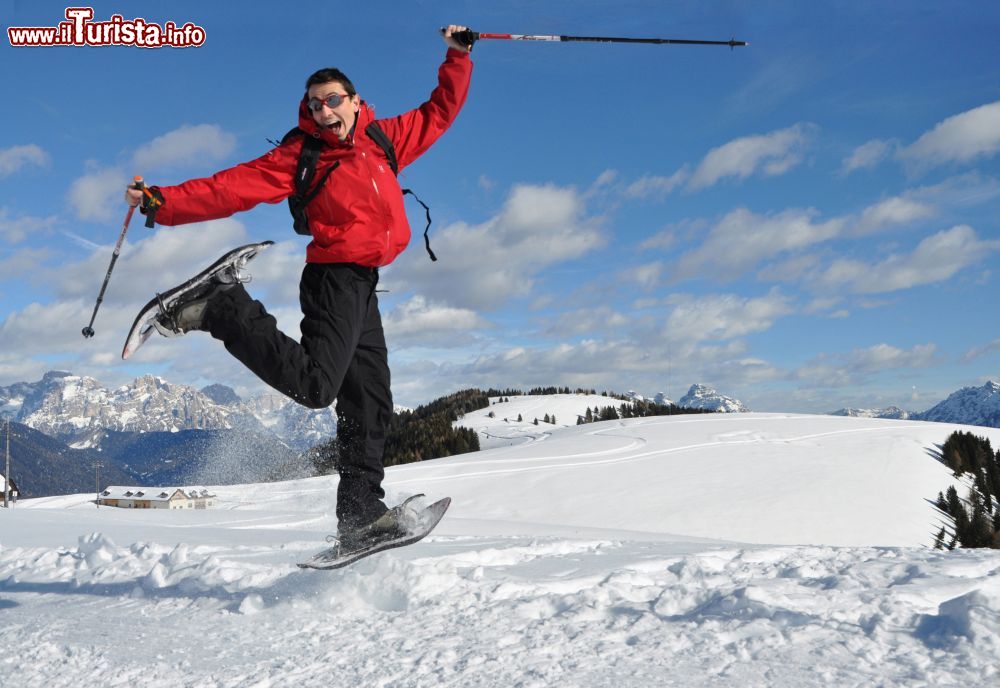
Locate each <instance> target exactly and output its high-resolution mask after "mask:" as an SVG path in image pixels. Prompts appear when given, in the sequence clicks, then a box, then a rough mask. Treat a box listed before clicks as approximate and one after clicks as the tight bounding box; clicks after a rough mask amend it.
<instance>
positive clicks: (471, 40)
mask: <svg viewBox="0 0 1000 688" xmlns="http://www.w3.org/2000/svg"><path fill="white" fill-rule="evenodd" d="M446 30H447V29H445V28H442V29H441V34H442V35H443V34H444V32H445V31H446ZM451 37H452V38H454V39H455V41H456V42H457V43H458V44H459V45H463V46H465V47H466V48H470V49H471V48H472V46H473V45H474V44H475V42H476V41H478V40H479V32H478V31H473V30H472V29H466V30H465V31H456V32H455V33H453V34H451Z"/></svg>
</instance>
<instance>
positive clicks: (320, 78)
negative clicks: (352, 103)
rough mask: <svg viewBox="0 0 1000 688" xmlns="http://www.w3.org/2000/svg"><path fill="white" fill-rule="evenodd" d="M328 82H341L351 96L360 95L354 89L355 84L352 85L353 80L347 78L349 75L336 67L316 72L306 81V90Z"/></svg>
mask: <svg viewBox="0 0 1000 688" xmlns="http://www.w3.org/2000/svg"><path fill="white" fill-rule="evenodd" d="M328 81H339V82H340V83H341V84H342V85H343V87H344V90H345V91H347V95H349V96H353V95H357V93H358V91H357V89H356V88H354V84H352V83H351V80H350V79H348V78H347V75H346V74H344V73H343V72H342V71H340V70H339V69H337V68H336V67H327V68H325V69H321V70H319V71H318V72H314V73H313V74H312V76H310V77H309V78H308V79H306V90H307V91H308V90H309V87H310V86H315V85H316V84H325V83H327V82H328Z"/></svg>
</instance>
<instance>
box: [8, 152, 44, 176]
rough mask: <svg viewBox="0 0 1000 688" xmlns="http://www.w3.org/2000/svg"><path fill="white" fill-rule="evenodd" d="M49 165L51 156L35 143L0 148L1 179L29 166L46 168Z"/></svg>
mask: <svg viewBox="0 0 1000 688" xmlns="http://www.w3.org/2000/svg"><path fill="white" fill-rule="evenodd" d="M48 164H49V154H48V153H46V152H45V151H44V150H42V149H41V148H40V147H39V146H36V145H35V144H33V143H31V144H28V145H26V146H11V147H10V148H0V178H3V177H8V176H10V175H12V174H14V173H15V172H19V171H20V170H21V169H23V168H24V167H26V166H29V165H34V166H36V167H45V166H46V165H48Z"/></svg>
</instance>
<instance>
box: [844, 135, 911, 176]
mask: <svg viewBox="0 0 1000 688" xmlns="http://www.w3.org/2000/svg"><path fill="white" fill-rule="evenodd" d="M898 145H899V142H898V141H895V140H889V141H885V140H882V139H872V140H871V141H868V142H867V143H863V144H861V145H860V146H858V147H857V148H855V149H854V151H853V152H851V154H850V155H849V156H848V157H846V158H844V161H843V163H842V164H841V166H840V172H841V174H845V175H846V174H850V173H851V172H854V171H856V170H869V169H872V168H873V167H877V166H878V164H879V163H881V162H882V161H883V160H885V159H886V158H888V157H889V156H890V155H892V152H893V150H895V148H896V147H897V146H898Z"/></svg>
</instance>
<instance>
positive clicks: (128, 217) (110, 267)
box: [83, 176, 149, 339]
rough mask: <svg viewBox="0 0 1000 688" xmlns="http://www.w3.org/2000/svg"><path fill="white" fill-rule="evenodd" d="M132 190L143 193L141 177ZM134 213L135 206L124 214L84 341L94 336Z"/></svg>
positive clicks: (84, 332) (135, 181)
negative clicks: (102, 304)
mask: <svg viewBox="0 0 1000 688" xmlns="http://www.w3.org/2000/svg"><path fill="white" fill-rule="evenodd" d="M133 181H134V183H133V185H132V188H134V189H141V190H143V191H144V192H145V193H147V194H148V193H149V191H146V185H145V184H144V183H143V181H142V177H138V176H137V177H135V179H134V180H133ZM134 212H135V206H134V205H133V206H129V209H128V212H127V213H126V214H125V222H124V223H123V224H122V233H121V235H120V236H119V237H118V243H117V244H115V252H114V253H113V254H112V255H111V264H110V265H108V274H107V275H105V276H104V284H102V285H101V291H100V293H99V294H98V295H97V303H95V304H94V312H93V313H91V315H90V324H89V325H87V326H86V327H84V328H83V336H84V338H85V339H89V338H90V337H93V336H94V318H96V317H97V309H99V308H100V307H101V301H103V300H104V290H105V289H107V288H108V282H109V281H110V280H111V271H112V270H114V269H115V262H117V260H118V254H119V253H121V250H122V242H124V241H125V233H126V232H127V231H128V223H129V222H131V221H132V213H134Z"/></svg>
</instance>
